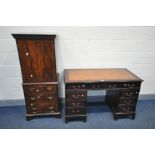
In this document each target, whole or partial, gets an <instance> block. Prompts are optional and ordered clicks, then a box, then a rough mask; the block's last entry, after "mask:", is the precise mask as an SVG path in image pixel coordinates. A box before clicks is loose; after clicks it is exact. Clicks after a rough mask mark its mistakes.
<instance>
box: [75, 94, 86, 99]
mask: <svg viewBox="0 0 155 155" xmlns="http://www.w3.org/2000/svg"><path fill="white" fill-rule="evenodd" d="M72 97H73V98H75V99H77V98H80V97H84V94H81V95H80V94H77V95H75V94H73V95H72Z"/></svg>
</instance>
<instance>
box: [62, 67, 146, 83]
mask: <svg viewBox="0 0 155 155" xmlns="http://www.w3.org/2000/svg"><path fill="white" fill-rule="evenodd" d="M78 70H79V71H80V70H82V71H83V70H86V71H88V70H124V71H127V72H128V73H129V74H130V75H132V76H133V77H135V79H134V80H131V79H129V80H128V79H124V80H104V79H100V80H85V81H84V80H77V81H71V80H69V71H78ZM134 81H135V82H143V81H144V80H143V79H141V78H140V77H138V76H137V75H135V74H134V73H132V72H131V71H130V70H128V69H127V68H88V69H87V68H82V69H78V68H76V69H64V82H65V83H86V82H87V83H95V82H96V83H97V82H134Z"/></svg>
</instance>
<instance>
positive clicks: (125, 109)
mask: <svg viewBox="0 0 155 155" xmlns="http://www.w3.org/2000/svg"><path fill="white" fill-rule="evenodd" d="M122 110H123V111H126V112H128V111H129V110H130V108H123V109H122Z"/></svg>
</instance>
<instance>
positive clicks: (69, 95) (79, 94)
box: [66, 91, 87, 101]
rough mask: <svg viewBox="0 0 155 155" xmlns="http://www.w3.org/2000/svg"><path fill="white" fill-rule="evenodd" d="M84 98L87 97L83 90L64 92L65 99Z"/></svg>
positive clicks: (75, 99)
mask: <svg viewBox="0 0 155 155" xmlns="http://www.w3.org/2000/svg"><path fill="white" fill-rule="evenodd" d="M86 98H87V92H85V91H75V92H74V91H72V92H66V100H73V101H80V100H83V101H85V100H86Z"/></svg>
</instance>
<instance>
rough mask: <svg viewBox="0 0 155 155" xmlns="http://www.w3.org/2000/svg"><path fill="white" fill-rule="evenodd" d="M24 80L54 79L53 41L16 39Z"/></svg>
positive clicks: (40, 80)
mask: <svg viewBox="0 0 155 155" xmlns="http://www.w3.org/2000/svg"><path fill="white" fill-rule="evenodd" d="M17 45H18V51H19V57H20V62H21V68H22V74H23V81H24V82H45V81H46V82H50V81H56V64H55V50H54V41H52V40H31V39H30V40H26V39H20V40H17Z"/></svg>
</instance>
